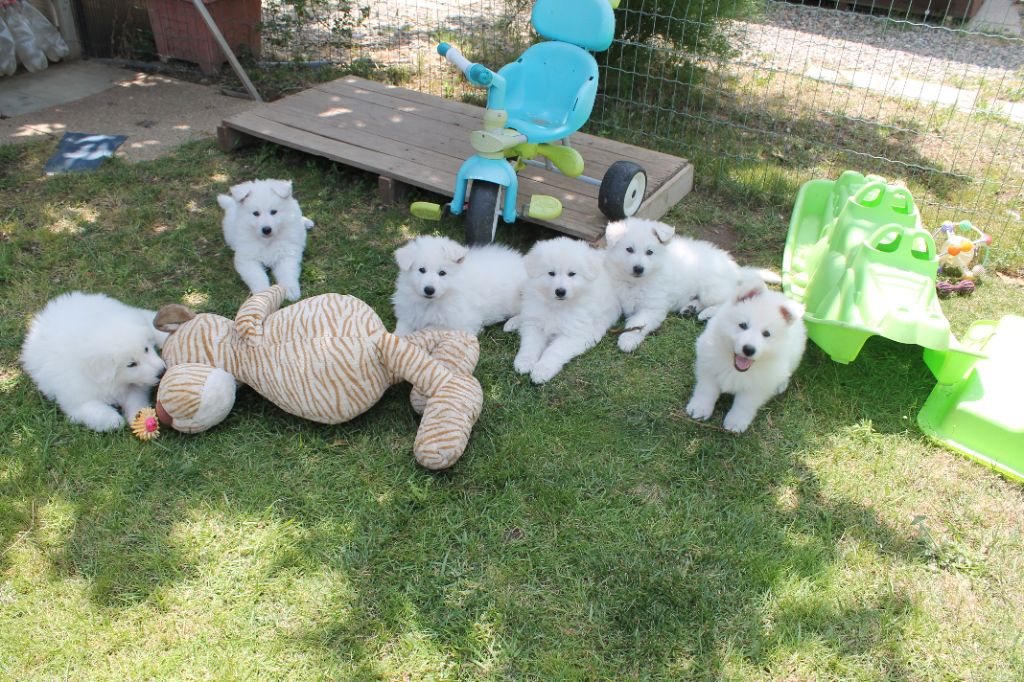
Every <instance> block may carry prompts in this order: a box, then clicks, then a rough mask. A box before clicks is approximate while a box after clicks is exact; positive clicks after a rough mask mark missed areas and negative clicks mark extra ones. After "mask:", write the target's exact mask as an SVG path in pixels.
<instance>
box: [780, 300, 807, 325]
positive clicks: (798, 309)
mask: <svg viewBox="0 0 1024 682" xmlns="http://www.w3.org/2000/svg"><path fill="white" fill-rule="evenodd" d="M779 313H780V314H781V315H782V319H783V320H785V321H786V324H793V322H795V321H796V320H799V319H800V318H802V317H803V316H804V307H803V305H801V304H799V303H797V302H796V301H786V302H785V303H783V304H782V305H781V306H779Z"/></svg>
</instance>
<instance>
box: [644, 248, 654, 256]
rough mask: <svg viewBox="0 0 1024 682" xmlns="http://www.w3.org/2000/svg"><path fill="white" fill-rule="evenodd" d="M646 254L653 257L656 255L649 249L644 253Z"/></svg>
mask: <svg viewBox="0 0 1024 682" xmlns="http://www.w3.org/2000/svg"><path fill="white" fill-rule="evenodd" d="M644 253H645V254H647V255H648V256H653V255H654V252H653V251H651V250H650V249H647V250H646V251H644Z"/></svg>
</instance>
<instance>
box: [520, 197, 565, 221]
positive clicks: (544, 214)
mask: <svg viewBox="0 0 1024 682" xmlns="http://www.w3.org/2000/svg"><path fill="white" fill-rule="evenodd" d="M526 215H528V216H530V217H531V218H536V219H537V220H554V219H555V218H557V217H558V216H560V215H562V202H561V201H559V200H558V199H556V198H555V197H552V196H548V195H546V194H534V195H533V196H532V197H530V206H529V208H527V209H526Z"/></svg>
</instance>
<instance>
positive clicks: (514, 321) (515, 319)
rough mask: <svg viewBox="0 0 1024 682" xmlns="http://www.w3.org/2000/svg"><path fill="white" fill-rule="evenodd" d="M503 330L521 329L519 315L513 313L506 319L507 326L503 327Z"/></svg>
mask: <svg viewBox="0 0 1024 682" xmlns="http://www.w3.org/2000/svg"><path fill="white" fill-rule="evenodd" d="M501 329H502V331H506V332H514V331H519V316H518V315H513V316H512V317H510V318H508V319H507V320H505V326H504V327H502V328H501Z"/></svg>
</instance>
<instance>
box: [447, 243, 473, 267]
mask: <svg viewBox="0 0 1024 682" xmlns="http://www.w3.org/2000/svg"><path fill="white" fill-rule="evenodd" d="M443 251H444V256H445V258H447V259H448V260H450V261H451V262H453V263H456V264H461V263H462V261H464V260H466V256H468V255H469V249H467V248H466V247H465V246H463V245H462V244H455V243H452V244H445V245H444V249H443Z"/></svg>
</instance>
